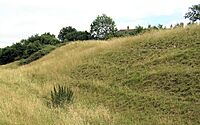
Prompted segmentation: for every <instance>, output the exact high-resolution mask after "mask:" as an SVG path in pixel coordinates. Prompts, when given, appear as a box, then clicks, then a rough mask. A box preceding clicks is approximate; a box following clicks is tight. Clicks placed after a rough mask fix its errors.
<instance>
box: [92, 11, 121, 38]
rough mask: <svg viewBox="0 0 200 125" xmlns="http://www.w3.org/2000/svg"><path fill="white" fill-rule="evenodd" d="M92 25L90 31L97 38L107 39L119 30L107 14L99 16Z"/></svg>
mask: <svg viewBox="0 0 200 125" xmlns="http://www.w3.org/2000/svg"><path fill="white" fill-rule="evenodd" d="M90 26H91V29H90V33H91V35H92V37H93V38H95V39H107V38H109V37H112V36H114V35H115V33H116V31H117V28H116V25H115V22H114V21H113V20H112V18H111V17H108V16H106V15H105V14H103V15H102V16H97V18H96V19H95V20H94V21H93V22H92V24H91V25H90Z"/></svg>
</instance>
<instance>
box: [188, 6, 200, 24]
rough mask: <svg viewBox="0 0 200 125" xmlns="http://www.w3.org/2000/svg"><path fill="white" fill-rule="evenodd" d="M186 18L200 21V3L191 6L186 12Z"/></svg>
mask: <svg viewBox="0 0 200 125" xmlns="http://www.w3.org/2000/svg"><path fill="white" fill-rule="evenodd" d="M185 18H188V19H189V20H190V21H192V22H196V21H198V20H199V21H200V4H198V5H193V6H192V7H189V12H187V13H186V14H185Z"/></svg>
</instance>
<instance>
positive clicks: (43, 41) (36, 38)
mask: <svg viewBox="0 0 200 125" xmlns="http://www.w3.org/2000/svg"><path fill="white" fill-rule="evenodd" d="M59 43H60V41H59V40H58V39H57V38H56V37H55V35H53V34H50V33H44V34H42V35H38V34H36V35H33V36H31V37H29V38H28V39H23V40H21V41H20V42H19V43H16V44H13V45H12V46H9V47H6V48H3V49H1V53H0V64H7V63H10V62H13V61H16V60H20V59H27V58H29V57H30V56H31V57H30V58H31V60H32V59H33V58H35V59H36V55H37V57H39V55H40V56H41V55H46V52H44V53H43V51H42V49H43V48H45V47H46V45H57V44H59ZM40 50H41V51H40ZM38 51H40V52H38ZM36 52H38V53H36ZM35 53H36V54H35ZM32 54H35V55H33V56H32ZM30 58H29V59H30ZM29 59H27V60H29ZM22 62H23V61H22ZM25 62H26V61H25ZM28 62H29V61H28Z"/></svg>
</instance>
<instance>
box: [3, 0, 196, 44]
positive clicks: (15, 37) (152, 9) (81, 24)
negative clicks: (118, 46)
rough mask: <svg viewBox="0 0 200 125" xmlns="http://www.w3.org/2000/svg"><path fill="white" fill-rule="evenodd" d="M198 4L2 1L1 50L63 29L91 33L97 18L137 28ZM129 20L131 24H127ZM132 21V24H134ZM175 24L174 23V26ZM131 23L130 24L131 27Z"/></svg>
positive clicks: (171, 0)
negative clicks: (157, 17)
mask: <svg viewBox="0 0 200 125" xmlns="http://www.w3.org/2000/svg"><path fill="white" fill-rule="evenodd" d="M199 2H200V1H199V0H166V1H164V0H151V1H150V0H123V1H121V0H34V1H32V0H17V1H13V0H0V41H3V42H4V43H2V42H0V47H4V46H6V45H10V44H11V43H12V42H18V41H20V40H21V39H23V38H27V37H28V36H30V35H33V34H35V33H44V32H51V33H54V34H56V35H57V34H58V32H59V30H60V29H61V28H62V27H64V26H69V25H71V26H73V27H75V28H76V29H78V30H89V28H90V23H91V22H92V21H93V20H94V19H95V18H96V16H97V15H99V14H102V13H105V14H107V15H108V16H111V17H112V18H113V19H114V20H115V21H116V24H117V26H118V28H119V29H120V28H125V27H126V26H127V25H137V24H140V22H141V23H142V22H143V18H146V17H151V16H154V17H155V16H170V15H173V14H174V13H180V14H182V15H184V13H185V12H186V11H187V9H188V7H189V6H191V5H193V4H199ZM124 20H129V21H127V22H126V21H124ZM131 20H132V21H131ZM173 21H174V20H172V21H171V22H173ZM130 23H131V24H130Z"/></svg>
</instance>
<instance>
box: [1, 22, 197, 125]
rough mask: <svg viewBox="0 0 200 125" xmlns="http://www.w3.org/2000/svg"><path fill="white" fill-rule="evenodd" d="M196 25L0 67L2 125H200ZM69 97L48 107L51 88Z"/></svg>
mask: <svg viewBox="0 0 200 125" xmlns="http://www.w3.org/2000/svg"><path fill="white" fill-rule="evenodd" d="M199 50H200V26H197V25H195V26H191V27H186V28H180V29H174V30H163V31H156V32H150V33H145V34H144V35H139V36H136V37H127V38H118V39H112V40H109V41H87V42H75V43H72V44H68V45H66V46H62V47H60V48H58V49H56V50H54V51H53V52H51V53H50V54H48V55H47V56H45V57H43V58H41V59H39V60H38V61H35V62H33V63H31V64H28V65H25V66H20V67H16V66H15V64H13V65H12V64H9V65H5V66H0V70H1V72H0V93H1V94H0V100H1V102H0V111H1V112H0V117H1V119H0V123H1V124H27V123H28V124H69V125H71V124H113V125H115V124H119V125H121V124H138V125H141V124H148V125H149V124H152V125H154V124H161V125H165V124H200V119H199V117H200V51H199ZM60 84H61V85H67V86H69V87H70V88H72V89H73V92H74V100H73V103H72V104H70V105H66V106H64V107H63V108H53V109H51V108H49V107H48V106H47V102H48V101H49V99H50V92H51V89H52V88H53V86H55V85H60Z"/></svg>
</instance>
